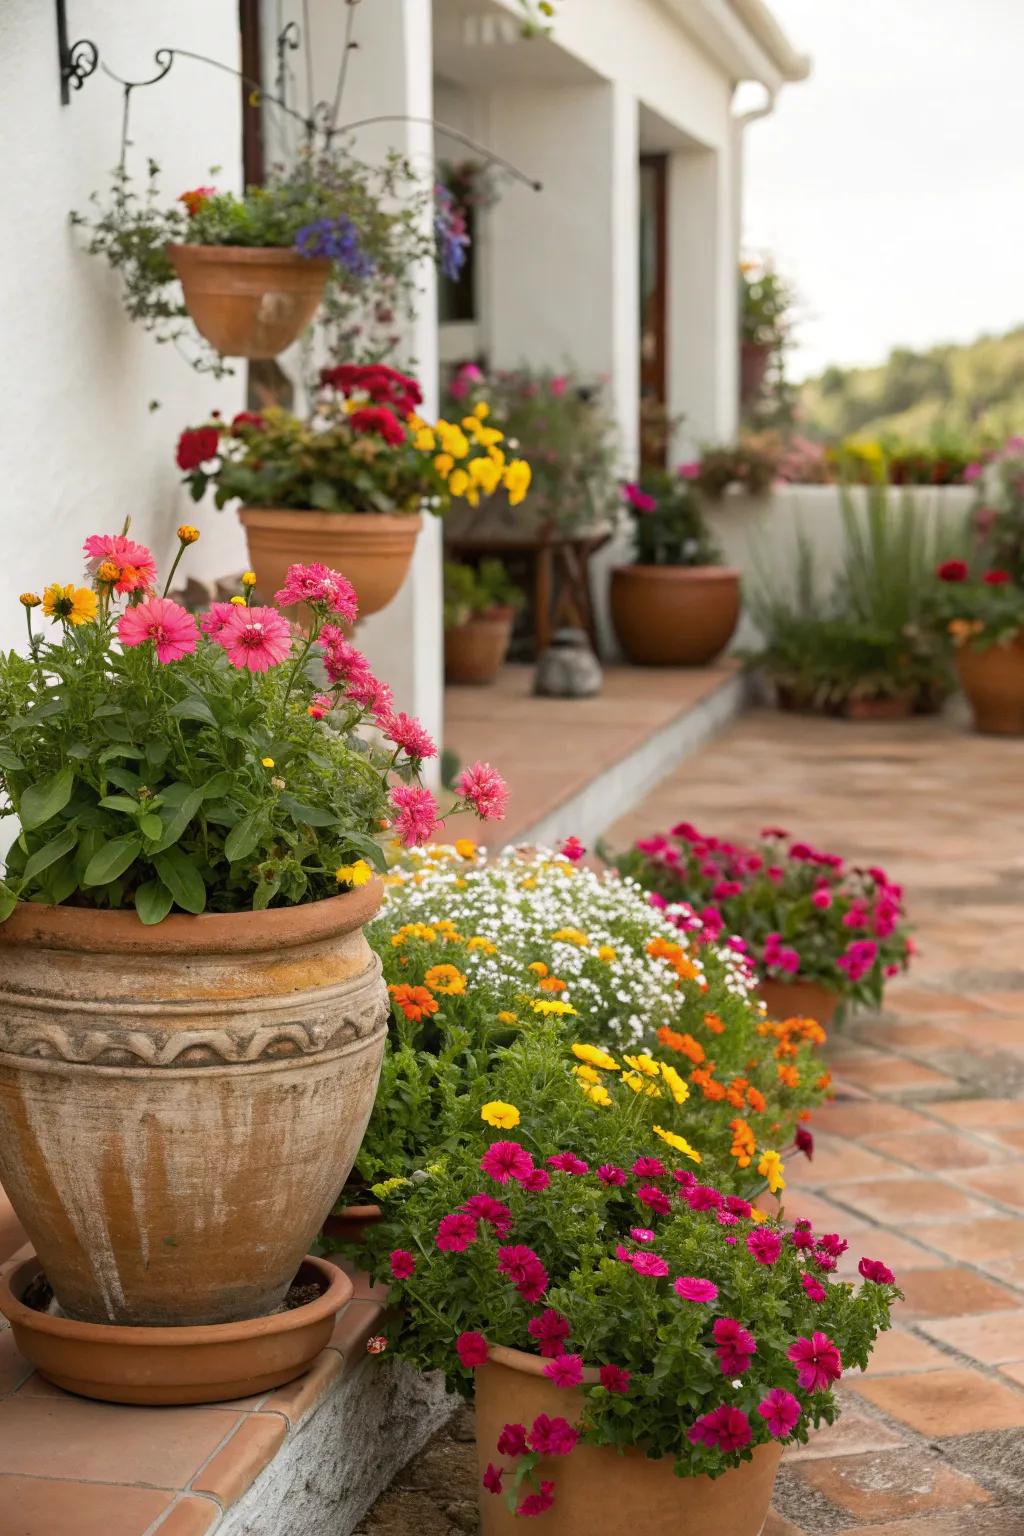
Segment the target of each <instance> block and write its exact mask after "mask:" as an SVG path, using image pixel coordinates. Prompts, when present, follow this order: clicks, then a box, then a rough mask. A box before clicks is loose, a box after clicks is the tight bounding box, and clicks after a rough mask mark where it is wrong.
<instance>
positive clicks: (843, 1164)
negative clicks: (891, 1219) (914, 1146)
mask: <svg viewBox="0 0 1024 1536" xmlns="http://www.w3.org/2000/svg"><path fill="white" fill-rule="evenodd" d="M811 1129H812V1130H815V1129H816V1127H815V1125H814V1124H813V1123H812V1126H811ZM794 1170H795V1171H794ZM905 1174H906V1169H905V1168H902V1167H901V1166H900V1165H899V1163H894V1162H892V1161H891V1160H890V1159H889V1158H885V1157H879V1156H878V1154H877V1153H876V1152H872V1151H870V1150H869V1149H868V1148H867V1147H865V1146H864V1145H862V1144H861V1143H860V1142H856V1143H854V1144H852V1145H851V1143H850V1142H848V1141H842V1140H841V1139H840V1138H839V1137H837V1136H836V1137H833V1136H818V1135H815V1138H814V1156H813V1157H812V1158H811V1160H810V1162H809V1163H805V1162H800V1163H797V1160H796V1159H793V1158H791V1159H790V1160H789V1162H788V1163H787V1165H786V1177H787V1178H788V1179H791V1180H792V1182H793V1183H794V1184H799V1185H801V1186H807V1187H809V1188H817V1187H818V1186H819V1185H823V1186H826V1187H827V1186H830V1185H833V1184H847V1183H853V1182H854V1181H855V1180H856V1179H886V1178H890V1177H899V1176H900V1175H905Z"/></svg>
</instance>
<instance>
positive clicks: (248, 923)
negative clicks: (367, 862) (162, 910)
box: [0, 876, 384, 954]
mask: <svg viewBox="0 0 1024 1536" xmlns="http://www.w3.org/2000/svg"><path fill="white" fill-rule="evenodd" d="M383 899H384V885H383V882H382V880H381V879H380V877H379V876H376V877H375V878H374V879H373V880H370V881H368V882H367V884H366V885H364V886H360V887H357V888H356V889H354V890H351V891H345V892H343V893H342V894H341V895H339V896H327V897H325V898H324V899H323V900H322V901H307V902H300V903H298V904H296V905H293V906H290V907H268V908H266V909H265V910H264V911H262V912H251V911H247V912H203V913H199V914H198V915H193V914H191V913H188V912H175V913H173V914H172V915H171V916H169V917H165V918H164V920H163V922H161V923H153V924H148V925H147V924H146V923H143V922H142V921H141V920H140V919H139V916H138V914H137V913H136V912H135V910H134V908H125V909H119V910H116V911H109V910H103V909H100V908H98V907H74V906H67V905H63V906H58V907H52V906H45V905H43V904H42V903H39V902H32V901H25V902H19V903H18V905H17V907H15V909H14V911H13V912H12V913H11V916H10V917H9V918H8V919H7V921H6V922H5V923H0V947H2V946H3V945H5V944H27V943H29V944H37V945H39V946H40V947H41V948H47V947H49V948H55V949H61V950H70V951H75V952H81V953H90V954H108V953H109V954H123V953H132V952H136V953H137V952H140V951H144V952H145V953H147V954H154V953H163V954H181V953H187V954H230V953H239V952H243V951H251V950H261V949H267V948H271V947H272V948H277V949H290V948H293V947H295V946H297V945H299V944H308V943H309V942H310V941H312V940H315V939H326V938H330V937H333V936H335V935H337V934H341V933H348V932H353V931H354V930H355V929H357V928H362V927H363V925H364V924H365V923H367V922H368V921H369V920H370V918H371V917H373V915H374V913H375V912H376V911H377V910H378V908H379V907H380V904H381V902H382V901H383Z"/></svg>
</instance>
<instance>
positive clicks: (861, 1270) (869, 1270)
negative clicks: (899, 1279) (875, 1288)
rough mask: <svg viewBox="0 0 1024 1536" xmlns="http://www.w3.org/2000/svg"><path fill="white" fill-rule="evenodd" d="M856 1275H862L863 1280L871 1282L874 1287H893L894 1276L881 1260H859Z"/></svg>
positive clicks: (894, 1282)
mask: <svg viewBox="0 0 1024 1536" xmlns="http://www.w3.org/2000/svg"><path fill="white" fill-rule="evenodd" d="M857 1273H858V1274H859V1275H863V1277H864V1279H865V1280H873V1281H874V1283H875V1284H876V1285H895V1284H896V1276H895V1275H894V1274H893V1272H892V1270H891V1269H890V1268H889V1266H888V1265H887V1264H883V1263H882V1261H881V1259H861V1261H860V1263H859V1264H858V1265H857Z"/></svg>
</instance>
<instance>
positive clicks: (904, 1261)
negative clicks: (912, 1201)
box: [836, 1227, 949, 1280]
mask: <svg viewBox="0 0 1024 1536" xmlns="http://www.w3.org/2000/svg"><path fill="white" fill-rule="evenodd" d="M844 1230H845V1231H849V1230H850V1229H849V1227H846V1228H845V1229H844ZM909 1230H910V1231H911V1232H915V1231H916V1230H917V1229H916V1228H915V1227H911V1228H910V1229H909ZM863 1257H867V1258H869V1259H881V1261H882V1263H883V1264H888V1266H889V1268H890V1269H894V1270H895V1271H896V1278H897V1280H899V1279H900V1277H901V1276H902V1275H903V1274H904V1273H905V1271H906V1270H908V1269H910V1270H917V1269H943V1268H944V1267H945V1266H946V1265H947V1264H948V1263H949V1260H948V1259H947V1258H946V1257H945V1256H944V1255H943V1254H941V1253H933V1252H932V1250H931V1249H930V1248H922V1247H920V1246H919V1245H918V1244H917V1243H915V1242H913V1241H912V1239H911V1238H909V1237H902V1236H900V1234H899V1233H897V1232H890V1231H889V1229H888V1228H887V1227H864V1228H863V1229H862V1230H858V1231H857V1232H856V1234H855V1235H854V1236H853V1237H851V1240H850V1246H849V1248H848V1249H847V1250H846V1252H845V1253H844V1254H843V1256H842V1258H841V1259H840V1260H839V1268H838V1269H837V1270H836V1273H837V1275H839V1277H840V1279H843V1280H848V1279H851V1278H852V1277H853V1276H854V1275H856V1273H857V1265H858V1263H859V1262H860V1260H861V1258H863Z"/></svg>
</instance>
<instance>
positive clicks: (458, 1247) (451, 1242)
mask: <svg viewBox="0 0 1024 1536" xmlns="http://www.w3.org/2000/svg"><path fill="white" fill-rule="evenodd" d="M434 1241H435V1243H436V1244H437V1246H438V1248H440V1250H441V1252H442V1253H462V1251H463V1250H464V1249H465V1248H468V1247H469V1245H470V1243H475V1242H476V1222H475V1221H474V1220H473V1218H472V1216H466V1215H465V1214H464V1213H463V1212H462V1211H454V1212H453V1213H452V1214H451V1215H450V1216H442V1217H441V1220H440V1221H439V1222H438V1224H437V1233H436V1235H435V1237H434Z"/></svg>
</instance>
